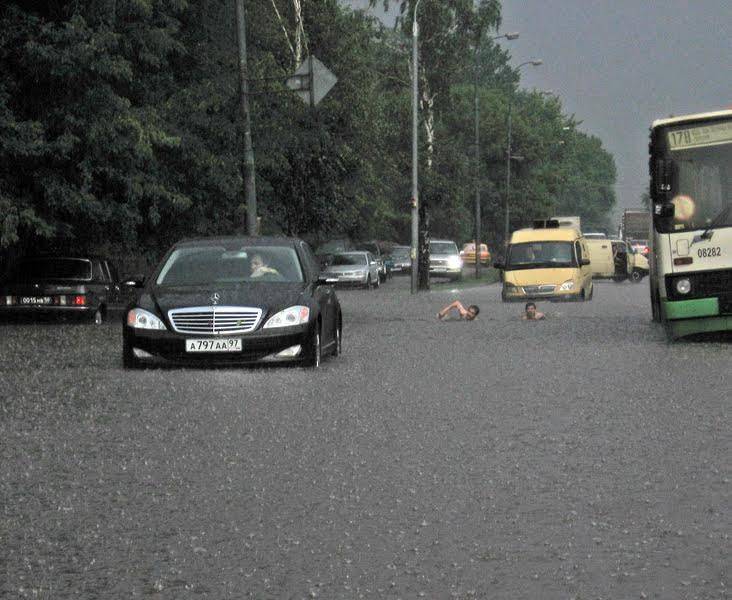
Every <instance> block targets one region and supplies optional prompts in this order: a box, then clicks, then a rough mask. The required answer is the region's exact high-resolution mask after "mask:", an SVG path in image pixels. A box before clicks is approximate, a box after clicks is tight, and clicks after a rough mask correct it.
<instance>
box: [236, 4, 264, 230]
mask: <svg viewBox="0 0 732 600" xmlns="http://www.w3.org/2000/svg"><path fill="white" fill-rule="evenodd" d="M235 2H236V38H237V41H238V43H239V97H240V104H241V112H242V116H243V118H244V197H245V198H246V203H247V234H248V235H251V236H256V235H258V233H259V232H258V231H257V188H256V182H255V169H254V148H253V147H252V120H251V114H250V111H249V79H248V72H247V36H246V15H245V14H244V0H235Z"/></svg>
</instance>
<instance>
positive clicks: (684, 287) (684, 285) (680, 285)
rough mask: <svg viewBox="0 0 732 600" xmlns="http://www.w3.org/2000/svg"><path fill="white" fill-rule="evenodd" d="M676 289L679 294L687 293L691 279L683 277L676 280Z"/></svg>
mask: <svg viewBox="0 0 732 600" xmlns="http://www.w3.org/2000/svg"><path fill="white" fill-rule="evenodd" d="M676 291H677V292H678V293H679V294H688V293H689V292H690V291H691V281H689V279H687V278H686V277H684V278H683V279H678V280H677V281H676Z"/></svg>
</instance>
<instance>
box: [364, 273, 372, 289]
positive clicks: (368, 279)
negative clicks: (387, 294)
mask: <svg viewBox="0 0 732 600" xmlns="http://www.w3.org/2000/svg"><path fill="white" fill-rule="evenodd" d="M365 287H366V289H367V290H373V289H374V284H373V282H372V281H371V275H369V276H368V278H367V279H366V286H365Z"/></svg>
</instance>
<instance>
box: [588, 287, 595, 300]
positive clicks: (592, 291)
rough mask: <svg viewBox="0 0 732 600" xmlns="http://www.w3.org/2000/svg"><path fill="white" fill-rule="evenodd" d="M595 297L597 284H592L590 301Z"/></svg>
mask: <svg viewBox="0 0 732 600" xmlns="http://www.w3.org/2000/svg"><path fill="white" fill-rule="evenodd" d="M594 295H595V284H594V283H591V284H590V295H589V296H588V297H587V299H588V300H592V297H593V296H594Z"/></svg>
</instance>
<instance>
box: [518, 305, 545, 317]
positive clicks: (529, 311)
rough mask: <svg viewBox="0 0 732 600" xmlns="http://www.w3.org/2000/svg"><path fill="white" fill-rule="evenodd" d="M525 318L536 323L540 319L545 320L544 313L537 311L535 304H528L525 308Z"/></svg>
mask: <svg viewBox="0 0 732 600" xmlns="http://www.w3.org/2000/svg"><path fill="white" fill-rule="evenodd" d="M524 311H525V312H524V316H523V318H524V319H526V320H527V321H535V320H538V319H543V318H544V313H540V312H538V311H537V310H536V304H534V303H533V302H527V303H526V306H524Z"/></svg>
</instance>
